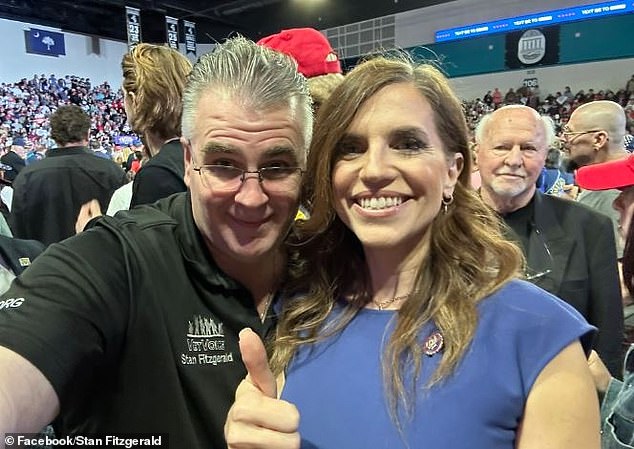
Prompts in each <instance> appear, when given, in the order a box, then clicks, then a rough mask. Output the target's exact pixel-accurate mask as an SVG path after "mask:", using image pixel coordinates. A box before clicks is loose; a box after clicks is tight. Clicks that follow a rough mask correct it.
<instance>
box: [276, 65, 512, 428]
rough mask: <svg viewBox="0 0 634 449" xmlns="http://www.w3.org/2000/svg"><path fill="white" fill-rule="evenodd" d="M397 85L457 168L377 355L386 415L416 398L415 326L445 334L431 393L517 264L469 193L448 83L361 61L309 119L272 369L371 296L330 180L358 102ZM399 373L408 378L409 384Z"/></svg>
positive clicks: (460, 123)
mask: <svg viewBox="0 0 634 449" xmlns="http://www.w3.org/2000/svg"><path fill="white" fill-rule="evenodd" d="M397 83H407V84H411V85H413V86H415V87H416V88H417V89H418V91H419V92H420V94H421V95H422V96H423V97H424V98H425V99H426V100H427V101H428V102H429V103H430V105H431V109H432V111H434V123H435V125H436V128H437V131H438V135H439V136H440V138H441V140H442V142H443V144H444V150H445V151H446V152H447V156H448V157H449V156H451V154H454V153H461V154H462V155H463V160H464V167H463V170H462V172H461V174H460V177H459V182H458V184H457V185H456V188H455V191H454V201H453V203H452V204H451V205H450V206H449V207H448V211H447V213H443V212H441V211H439V213H438V215H437V216H436V217H435V219H434V220H433V222H432V223H431V224H430V229H429V232H430V245H429V250H428V253H427V254H426V256H425V257H424V259H423V261H422V263H421V265H420V266H419V268H418V273H417V277H416V284H415V288H414V291H416V292H417V293H416V294H415V295H412V296H410V297H409V298H408V299H407V301H406V302H405V303H403V306H402V307H401V308H400V310H399V311H398V313H397V315H396V317H395V323H394V331H393V333H392V335H391V336H390V338H389V341H388V343H387V346H386V350H385V352H384V354H382V367H383V377H384V382H385V385H386V391H387V393H388V402H389V405H390V410H391V411H392V416H393V418H395V417H396V416H398V414H397V413H396V411H397V408H398V407H400V406H405V407H406V410H408V411H409V410H411V408H410V407H412V406H413V405H414V404H413V401H412V400H411V399H410V400H408V398H414V397H416V396H415V394H413V393H414V390H415V388H416V385H417V380H418V376H419V374H420V370H421V364H422V363H423V348H422V345H421V342H420V338H421V335H420V332H421V330H422V328H423V326H424V325H425V324H426V323H429V322H433V323H434V324H435V326H436V327H437V328H438V330H439V331H440V332H441V333H442V335H443V337H444V352H443V356H442V360H441V362H440V365H439V366H438V369H437V370H436V372H435V373H434V375H433V377H432V379H431V380H430V382H429V385H427V387H433V386H434V385H435V384H437V383H438V382H440V381H442V379H444V378H446V377H447V376H449V375H451V373H452V372H453V371H454V369H455V368H456V366H457V365H458V363H459V362H460V359H461V357H462V356H463V355H464V353H465V351H466V350H467V348H468V346H469V344H470V342H471V340H472V338H473V336H474V333H475V331H476V327H477V321H478V314H477V310H476V305H477V303H478V302H479V301H480V300H482V299H483V298H485V297H486V296H487V295H490V294H491V293H492V292H494V291H495V290H497V289H499V288H500V287H501V286H502V285H503V284H504V283H505V282H507V281H508V280H509V279H511V278H512V277H514V276H515V275H516V274H517V273H518V272H519V270H520V267H521V264H522V261H523V258H522V253H521V251H520V250H519V248H518V247H517V246H516V245H514V244H513V243H510V242H508V241H507V240H505V238H504V237H503V225H502V224H501V221H500V220H499V219H498V218H497V217H496V216H495V215H494V214H493V213H492V212H491V211H490V209H489V208H488V207H487V206H486V205H485V204H484V203H483V202H482V200H481V199H480V198H479V197H478V195H477V194H476V193H475V192H474V191H473V190H472V189H471V188H470V185H469V178H470V174H471V155H470V153H469V144H468V140H467V125H466V122H465V118H464V114H463V110H462V106H461V103H460V101H459V100H458V98H457V97H456V95H455V94H454V93H453V91H452V89H451V88H450V86H449V83H448V81H447V79H446V78H445V77H444V76H443V75H442V73H441V72H440V71H439V70H438V69H436V68H435V67H433V66H432V65H429V64H420V65H416V64H414V63H413V62H411V61H409V60H408V59H406V58H405V57H385V56H381V57H377V58H374V59H371V60H369V61H366V62H364V63H362V64H360V65H359V66H357V67H356V68H355V69H353V70H352V71H351V72H350V73H349V74H348V75H346V77H345V79H344V80H343V82H342V83H341V84H340V85H339V87H338V88H337V89H336V90H335V91H334V92H333V94H332V95H331V97H330V99H329V100H327V101H326V102H325V103H324V104H323V105H322V107H321V109H320V111H319V115H318V117H317V121H316V128H315V131H314V135H313V141H312V144H311V148H310V151H309V156H308V167H307V173H306V178H305V192H308V193H307V194H308V195H309V198H307V204H310V206H311V214H310V218H309V219H308V220H307V221H305V222H302V223H299V224H297V235H298V237H297V241H296V242H290V245H291V246H290V248H291V250H292V251H293V250H294V251H295V254H294V256H293V257H292V258H291V264H292V267H291V279H290V281H289V283H288V291H287V292H286V293H287V297H289V298H292V299H289V300H288V301H286V302H285V304H284V306H283V308H282V312H281V315H280V320H279V323H278V328H277V332H276V335H275V341H274V344H273V347H272V355H271V365H272V367H273V369H274V371H275V372H277V373H279V372H281V371H283V370H284V369H285V368H286V366H287V365H288V363H289V362H290V361H291V359H292V357H293V355H294V354H295V352H296V351H297V349H298V348H299V346H300V345H305V344H311V343H315V342H317V341H319V340H321V339H323V338H325V337H326V336H328V335H332V334H333V333H336V332H338V331H339V330H340V329H341V328H342V327H343V326H345V325H346V324H347V323H348V322H349V321H350V320H351V319H352V318H353V317H354V316H355V314H356V313H357V312H358V311H359V310H361V309H362V308H363V307H364V306H365V305H366V304H367V303H368V302H370V300H371V298H372V290H371V284H370V281H369V275H368V272H367V269H366V265H365V261H364V254H363V249H362V246H361V243H360V241H359V240H358V239H357V237H356V236H355V235H354V233H352V232H351V231H350V230H349V229H348V228H347V227H346V226H345V225H344V224H343V222H342V221H341V220H340V219H339V218H338V217H337V215H336V213H335V208H334V194H333V189H332V176H331V174H332V170H333V167H334V164H335V162H336V161H337V152H336V149H337V146H338V142H339V140H340V139H341V138H342V136H343V135H344V133H345V132H346V130H347V129H348V127H349V125H350V123H351V121H352V120H353V118H354V116H355V114H356V112H357V111H358V110H359V108H360V107H361V105H362V104H363V103H364V102H365V101H367V100H368V99H369V98H371V97H372V96H373V95H374V94H375V93H377V92H378V91H379V90H381V89H383V88H384V87H386V86H389V85H392V84H397ZM344 298H345V299H344ZM338 301H344V303H345V304H346V305H345V311H344V313H342V314H340V315H338V318H337V319H336V320H334V321H332V320H329V319H328V318H329V315H330V312H331V311H332V310H333V307H334V305H335V304H336V303H337V302H338ZM423 337H424V336H423ZM406 371H407V372H412V373H414V376H413V378H412V381H411V383H410V382H408V383H407V384H406V382H405V375H404V374H405V372H406ZM395 419H396V418H395ZM396 421H397V424H398V419H396Z"/></svg>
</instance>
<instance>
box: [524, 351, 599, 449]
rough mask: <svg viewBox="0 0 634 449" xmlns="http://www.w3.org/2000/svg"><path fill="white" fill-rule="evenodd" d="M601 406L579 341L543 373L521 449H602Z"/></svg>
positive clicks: (526, 416) (527, 412) (528, 412)
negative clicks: (600, 429)
mask: <svg viewBox="0 0 634 449" xmlns="http://www.w3.org/2000/svg"><path fill="white" fill-rule="evenodd" d="M599 425H600V422H599V403H598V398H597V393H596V388H595V385H594V382H593V380H592V375H591V374H590V369H589V368H588V362H587V360H586V357H585V355H584V353H583V350H582V349H581V344H580V343H579V342H578V341H575V342H574V343H572V344H570V345H568V346H567V347H566V348H564V349H563V350H562V351H561V352H560V353H559V354H557V355H556V356H555V357H554V358H553V359H552V360H551V361H550V362H549V363H548V365H546V366H545V367H544V369H543V370H542V371H541V373H540V374H539V376H538V377H537V379H536V380H535V383H534V384H533V387H532V388H531V391H530V393H529V395H528V399H527V401H526V408H525V410H524V417H523V418H522V422H521V424H520V430H519V432H518V437H517V444H516V447H517V449H569V448H573V447H574V448H575V449H600V447H601V443H600V431H599Z"/></svg>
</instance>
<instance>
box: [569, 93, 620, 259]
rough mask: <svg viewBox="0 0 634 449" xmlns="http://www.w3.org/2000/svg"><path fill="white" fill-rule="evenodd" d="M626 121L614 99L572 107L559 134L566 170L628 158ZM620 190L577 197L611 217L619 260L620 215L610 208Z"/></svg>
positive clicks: (601, 191)
mask: <svg viewBox="0 0 634 449" xmlns="http://www.w3.org/2000/svg"><path fill="white" fill-rule="evenodd" d="M625 123H626V118H625V111H624V110H623V108H622V107H621V105H619V104H618V103H615V102H613V101H608V100H601V101H592V102H590V103H585V104H583V105H581V106H579V107H578V108H577V109H575V110H574V112H573V113H572V115H571V116H570V120H568V123H567V124H566V125H565V126H564V128H563V131H562V133H561V139H562V141H563V143H564V148H565V151H566V153H567V163H566V165H567V166H568V170H569V171H571V169H577V168H579V167H583V166H584V165H592V164H599V163H601V162H607V161H613V160H617V159H623V158H626V157H628V156H629V154H630V153H628V152H627V150H626V149H625V143H624V137H625V134H626V130H625ZM619 193H620V191H619V190H616V189H610V190H600V191H598V190H597V191H592V190H584V191H581V192H580V193H579V195H578V196H577V201H578V202H580V203H581V204H585V205H586V206H588V207H591V208H592V209H594V210H596V211H597V212H600V213H602V214H604V215H607V216H608V217H610V219H611V220H612V228H613V231H614V237H615V242H616V253H617V257H618V258H619V259H620V258H621V257H622V256H623V244H624V242H623V241H622V239H621V237H620V234H619V231H618V226H619V223H618V220H619V215H618V214H617V213H616V211H615V210H614V208H613V207H612V203H613V202H614V200H615V199H616V197H617V196H618V195H619Z"/></svg>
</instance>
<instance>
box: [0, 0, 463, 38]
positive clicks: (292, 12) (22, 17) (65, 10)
mask: <svg viewBox="0 0 634 449" xmlns="http://www.w3.org/2000/svg"><path fill="white" fill-rule="evenodd" d="M449 1H451V0H229V1H228V0H224V1H223V0H220V1H213V0H212V1H210V0H207V1H203V0H136V1H132V0H129V1H124V0H0V17H2V18H6V19H11V20H19V21H24V22H30V23H35V24H39V25H46V26H52V27H58V28H61V29H62V30H64V31H73V32H78V33H83V34H90V35H96V36H101V37H106V38H111V39H117V40H127V37H126V25H125V6H133V7H137V8H140V9H141V11H142V14H143V11H144V12H147V14H148V16H150V17H156V18H157V19H156V21H159V22H160V18H161V16H164V15H168V16H172V17H176V18H178V19H186V20H190V21H193V22H196V26H197V35H198V42H201V43H205V42H214V41H222V40H223V39H224V38H225V37H227V36H229V35H231V34H232V33H236V32H237V33H240V34H243V35H245V36H248V37H250V38H252V39H258V38H259V37H262V36H266V35H268V34H271V33H275V32H277V31H279V30H280V29H282V28H291V27H302V26H312V27H314V28H317V29H326V28H331V27H334V26H340V25H344V24H347V23H353V22H358V21H361V20H367V19H372V18H375V17H381V16H385V15H389V14H394V13H398V12H403V11H408V10H411V9H417V8H422V7H425V6H431V5H436V4H440V3H448V2H449Z"/></svg>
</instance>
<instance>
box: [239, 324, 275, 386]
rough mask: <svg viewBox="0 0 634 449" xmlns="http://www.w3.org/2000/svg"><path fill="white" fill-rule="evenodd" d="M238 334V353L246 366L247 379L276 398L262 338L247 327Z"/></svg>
mask: <svg viewBox="0 0 634 449" xmlns="http://www.w3.org/2000/svg"><path fill="white" fill-rule="evenodd" d="M238 336H239V338H240V342H239V344H240V354H242V361H243V362H244V366H246V368H247V373H248V377H247V379H248V380H250V382H251V383H252V384H253V385H255V386H256V387H257V388H258V389H259V390H260V391H261V392H262V393H263V394H264V395H266V396H268V397H270V398H277V385H276V383H275V377H274V376H273V373H272V372H271V368H269V362H268V359H267V356H266V349H264V344H263V343H262V340H261V339H260V337H259V336H258V334H256V333H255V332H253V331H252V330H251V329H250V328H248V327H247V328H245V329H242V330H241V331H240V333H239V334H238Z"/></svg>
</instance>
